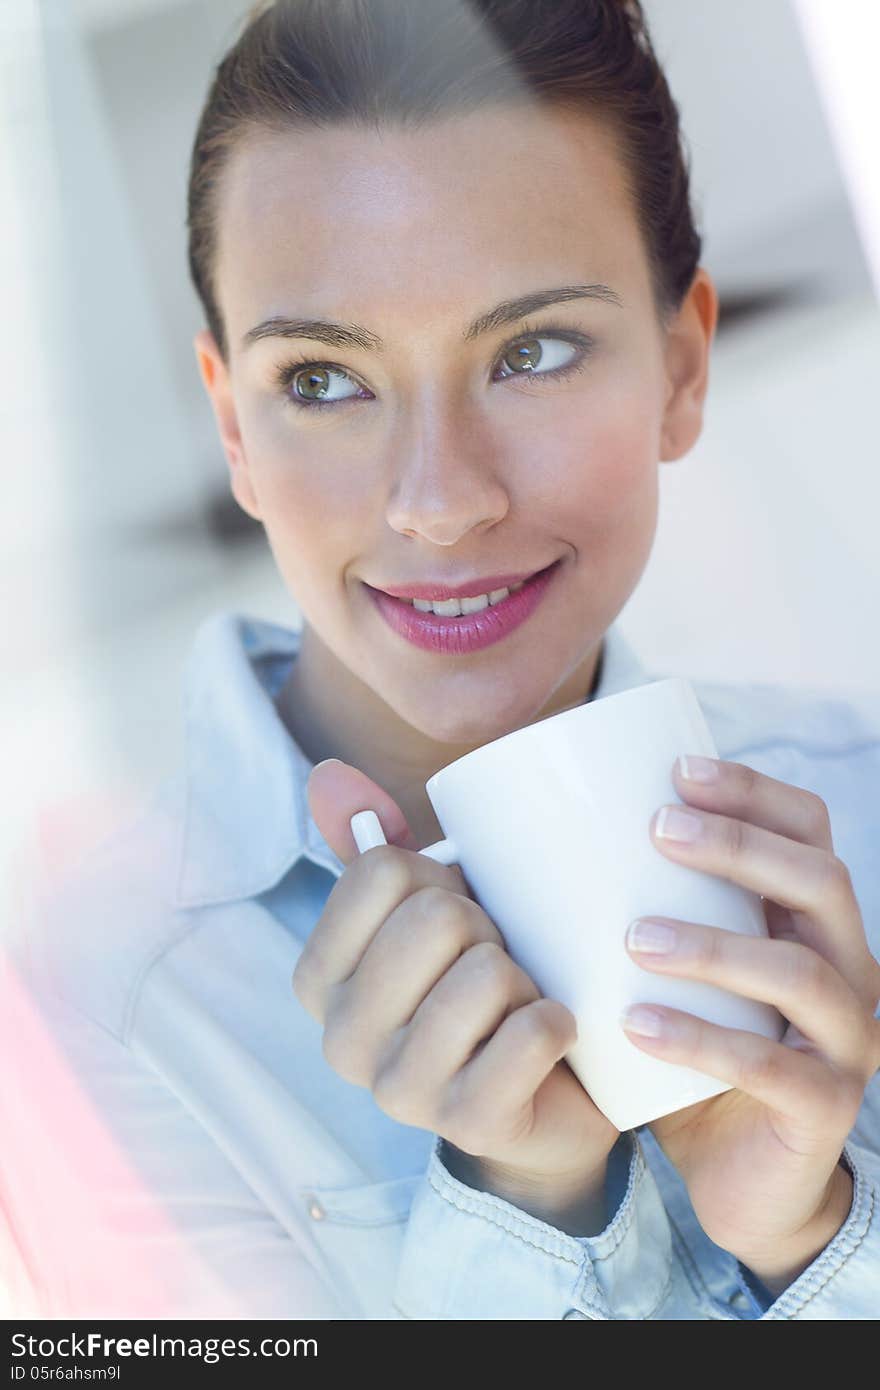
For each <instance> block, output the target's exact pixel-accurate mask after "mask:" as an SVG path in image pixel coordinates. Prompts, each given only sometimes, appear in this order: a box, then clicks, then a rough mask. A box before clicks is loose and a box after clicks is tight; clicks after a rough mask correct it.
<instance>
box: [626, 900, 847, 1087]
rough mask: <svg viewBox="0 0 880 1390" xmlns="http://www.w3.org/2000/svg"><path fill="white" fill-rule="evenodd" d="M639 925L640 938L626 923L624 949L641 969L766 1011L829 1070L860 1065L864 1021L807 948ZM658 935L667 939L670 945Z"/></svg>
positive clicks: (684, 926)
mask: <svg viewBox="0 0 880 1390" xmlns="http://www.w3.org/2000/svg"><path fill="white" fill-rule="evenodd" d="M639 925H640V926H641V927H642V928H643V932H642V933H640V932H639V931H638V930H636V929H635V924H633V925H632V926H631V927H630V929H629V931H628V932H627V938H626V944H627V949H628V950H629V952H630V955H631V956H632V958H633V960H635V961H636V962H637V963H638V964H639V965H640V966H641V967H642V968H643V969H646V970H650V971H652V972H653V973H656V974H658V975H659V974H662V975H674V976H676V977H678V978H681V979H687V980H700V981H702V982H703V983H704V984H707V985H717V986H718V988H719V989H726V990H730V992H731V993H733V994H739V995H742V996H743V997H744V998H746V999H757V1000H760V1001H761V1002H762V1003H764V1004H772V1005H773V1006H774V1007H775V1008H777V1009H778V1010H779V1012H780V1013H781V1014H782V1015H783V1016H784V1017H785V1018H786V1019H788V1020H789V1022H790V1023H793V1024H794V1025H795V1027H796V1028H797V1029H799V1031H800V1032H801V1033H802V1034H803V1036H804V1037H805V1038H806V1039H808V1040H809V1041H810V1042H811V1043H812V1044H813V1045H814V1046H815V1047H816V1048H817V1049H818V1050H819V1051H820V1052H822V1053H824V1055H825V1056H826V1057H827V1058H828V1059H829V1061H831V1062H832V1064H833V1065H834V1066H836V1067H838V1068H840V1069H841V1070H847V1069H850V1068H852V1069H858V1068H860V1067H861V1065H862V1064H863V1060H864V1055H865V1047H866V1026H865V1025H866V1017H865V1013H864V1010H863V1008H862V1006H861V1003H860V1001H859V1000H858V999H857V998H856V996H855V994H854V993H853V991H852V990H851V989H850V987H849V985H848V984H847V983H846V981H845V980H844V979H843V978H842V977H841V976H840V975H839V974H838V972H837V971H836V970H835V969H834V967H833V966H831V965H829V963H828V961H826V960H824V959H823V957H822V956H820V955H818V954H817V953H816V952H815V951H812V950H811V949H810V948H809V946H803V945H801V944H800V943H799V942H795V941H777V940H774V939H772V938H768V937H755V936H741V935H740V934H739V933H738V932H732V931H725V930H724V929H723V928H721V927H710V926H704V925H703V924H701V923H696V922H681V921H676V920H674V919H672V918H669V917H651V918H641V919H639ZM654 926H659V927H660V928H661V934H660V935H659V936H658V935H657V934H656V933H654V932H653V931H651V928H652V927H654ZM645 929H646V930H645ZM666 933H672V937H671V939H670V938H669V937H668V936H667V935H666ZM640 935H643V936H644V940H645V946H644V947H643V948H642V949H641V950H640V949H638V948H637V946H636V942H637V941H638V940H639V937H640ZM652 944H653V946H654V947H655V948H656V949H653V950H652V949H651V945H652ZM661 948H670V949H661Z"/></svg>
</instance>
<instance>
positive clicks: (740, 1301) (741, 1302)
mask: <svg viewBox="0 0 880 1390" xmlns="http://www.w3.org/2000/svg"><path fill="white" fill-rule="evenodd" d="M730 1301H731V1303H732V1304H733V1306H734V1308H743V1309H746V1308H750V1307H751V1306H752V1305H751V1304H750V1303H749V1300H748V1298H747V1297H746V1295H745V1294H744V1293H743V1292H742V1290H741V1289H737V1291H736V1293H735V1294H734V1295H733V1298H732V1299H731V1300H730Z"/></svg>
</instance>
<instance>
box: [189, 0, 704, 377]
mask: <svg viewBox="0 0 880 1390" xmlns="http://www.w3.org/2000/svg"><path fill="white" fill-rule="evenodd" d="M242 25H243V28H242V29H241V32H240V33H239V36H238V38H237V40H236V41H235V43H234V44H233V46H232V47H231V48H230V49H229V51H228V52H227V53H226V54H225V55H224V57H223V58H222V60H221V61H220V63H219V64H218V66H217V69H216V72H215V74H214V77H213V80H212V83H211V87H210V90H209V92H208V96H207V99H206V101H205V105H204V108H203V110H202V114H201V117H200V119H199V124H198V129H197V131H196V135H195V140H194V143H193V149H192V157H191V161H190V174H189V187H188V195H187V225H188V228H189V268H190V275H191V277H192V281H193V284H194V286H195V289H196V293H197V294H198V296H199V299H200V300H201V303H202V307H203V309H204V312H205V317H206V319H207V324H208V327H209V328H210V330H211V332H212V333H213V335H214V338H215V341H216V343H217V346H218V349H219V351H220V353H221V355H222V357H223V360H224V362H226V363H227V365H228V346H229V345H228V343H227V341H226V332H225V327H224V325H223V322H222V316H221V314H220V310H219V306H218V303H217V295H216V284H215V279H214V275H215V265H216V253H217V201H218V199H217V191H218V187H219V185H220V182H221V179H222V176H223V172H224V169H225V167H226V165H227V163H228V160H229V157H230V154H231V152H232V151H233V149H234V148H235V147H236V146H237V145H238V144H239V142H240V141H241V140H242V139H243V138H244V137H245V136H247V135H248V134H251V133H256V132H258V131H259V130H260V129H261V128H266V129H270V130H273V131H288V130H290V131H307V130H308V129H309V128H312V129H321V128H324V127H328V126H333V125H338V124H342V123H351V124H353V125H356V126H361V127H366V128H373V129H379V128H381V127H394V126H395V125H396V126H398V127H400V128H407V127H417V126H424V125H427V124H429V123H430V122H431V120H432V119H435V118H440V117H442V116H443V115H447V114H453V113H465V112H469V111H472V110H476V109H477V108H479V107H485V106H489V105H491V104H501V103H507V102H519V103H524V102H528V101H540V102H543V103H547V104H549V105H553V106H559V107H565V108H567V109H569V110H576V111H583V112H585V113H589V114H592V115H594V116H596V117H600V118H602V119H603V120H605V121H606V122H607V123H608V126H609V128H610V129H611V131H612V132H613V134H614V135H615V137H616V140H617V145H618V150H619V154H620V157H621V164H622V169H623V174H624V178H625V181H626V186H627V189H628V191H629V195H630V198H631V200H632V204H633V207H634V210H635V214H636V217H637V220H638V226H639V230H640V233H641V237H642V242H643V245H644V247H645V253H646V256H647V261H648V267H649V271H650V276H651V284H652V289H653V296H654V304H655V309H656V312H657V316H658V319H659V320H660V322H661V323H666V322H667V321H668V318H669V316H670V315H672V314H674V313H675V312H676V311H677V310H678V309H679V308H680V306H681V303H682V301H683V299H684V297H685V295H686V293H687V291H688V288H689V287H690V284H691V281H692V279H693V276H694V272H695V270H696V268H697V265H698V263H699V258H700V251H701V247H702V240H701V237H700V235H699V234H698V232H697V230H696V228H695V226H694V220H693V215H692V211H691V206H690V197H689V182H690V179H689V167H688V162H687V160H686V157H685V152H684V149H683V138H682V136H681V132H680V129H679V115H678V108H677V107H676V104H675V102H674V101H673V99H672V96H671V94H670V91H669V87H668V85H667V82H666V78H665V76H664V74H663V71H662V69H661V67H660V65H659V63H658V62H657V58H656V56H655V54H654V50H653V47H652V44H651V40H650V37H649V35H648V31H647V25H646V21H645V17H644V14H643V12H642V7H641V4H640V3H639V0H259V3H257V4H255V5H252V6H251V8H250V9H249V10H248V11H247V13H246V14H245V16H244V18H243V20H242Z"/></svg>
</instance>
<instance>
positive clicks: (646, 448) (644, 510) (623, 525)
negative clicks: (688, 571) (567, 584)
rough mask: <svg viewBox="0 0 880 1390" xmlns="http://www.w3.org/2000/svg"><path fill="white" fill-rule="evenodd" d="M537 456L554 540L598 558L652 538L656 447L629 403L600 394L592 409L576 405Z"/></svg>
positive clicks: (646, 416) (641, 413) (640, 413)
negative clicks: (648, 534) (541, 462)
mask: <svg viewBox="0 0 880 1390" xmlns="http://www.w3.org/2000/svg"><path fill="white" fill-rule="evenodd" d="M544 456H545V458H546V459H547V466H546V468H545V469H544V470H543V478H544V487H543V489H542V491H543V492H544V501H545V503H546V506H547V509H548V512H547V514H550V513H551V512H552V513H555V518H556V526H557V528H558V530H559V534H560V535H562V536H568V537H569V538H570V539H571V540H572V542H573V543H575V544H578V545H581V546H584V547H585V548H586V549H587V551H588V552H589V553H595V554H598V553H600V552H604V551H607V550H610V549H613V548H614V547H615V546H616V545H619V544H621V543H623V542H624V541H627V540H629V541H631V542H635V541H636V540H637V539H638V538H639V537H640V536H643V535H644V534H645V532H646V530H650V531H651V533H653V527H654V524H655V521H656V511H657V488H658V461H659V444H658V432H657V426H656V421H655V419H654V417H653V415H652V413H651V412H650V411H649V410H645V409H641V410H640V409H639V408H634V407H633V403H632V400H631V399H630V398H628V399H614V398H613V397H611V398H609V397H607V396H605V397H603V400H602V403H601V407H600V408H598V409H590V408H589V407H588V408H586V409H585V408H584V406H583V403H578V406H577V408H576V409H575V408H573V409H572V410H571V411H569V412H568V414H567V418H565V419H561V418H558V419H557V428H556V430H555V432H554V435H553V438H552V441H550V440H548V441H546V443H545V449H544ZM574 532H576V534H574Z"/></svg>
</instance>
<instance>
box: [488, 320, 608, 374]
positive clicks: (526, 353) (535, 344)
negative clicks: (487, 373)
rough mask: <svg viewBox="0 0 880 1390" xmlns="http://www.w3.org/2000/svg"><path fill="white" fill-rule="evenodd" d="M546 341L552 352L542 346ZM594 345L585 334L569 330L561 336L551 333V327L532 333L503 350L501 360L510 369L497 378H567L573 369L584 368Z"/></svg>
mask: <svg viewBox="0 0 880 1390" xmlns="http://www.w3.org/2000/svg"><path fill="white" fill-rule="evenodd" d="M544 343H548V344H550V348H549V351H548V350H547V349H546V348H545V347H543V346H542V344H544ZM592 346H593V341H592V339H591V338H589V336H588V335H587V334H586V333H574V332H571V331H570V330H568V331H565V332H564V334H563V333H560V334H558V335H557V334H551V333H550V331H549V330H548V331H547V332H546V333H545V334H543V335H541V336H539V335H538V334H537V333H531V334H530V335H529V336H528V337H522V338H518V339H517V340H516V341H515V342H514V343H512V344H511V345H510V346H509V347H507V348H505V349H504V352H503V353H502V355H501V359H500V361H501V365H502V366H503V367H506V368H507V372H506V373H505V374H503V375H502V376H501V377H500V378H498V379H499V380H501V381H509V380H510V379H511V378H513V377H521V378H523V380H524V382H525V384H529V383H530V382H531V381H532V380H533V379H534V377H535V376H536V375H537V376H538V377H547V376H550V377H564V376H568V375H569V374H570V373H571V372H580V371H583V370H584V362H585V359H586V357H587V356H588V355H589V353H590V351H591V350H592ZM539 369H540V370H539Z"/></svg>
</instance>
